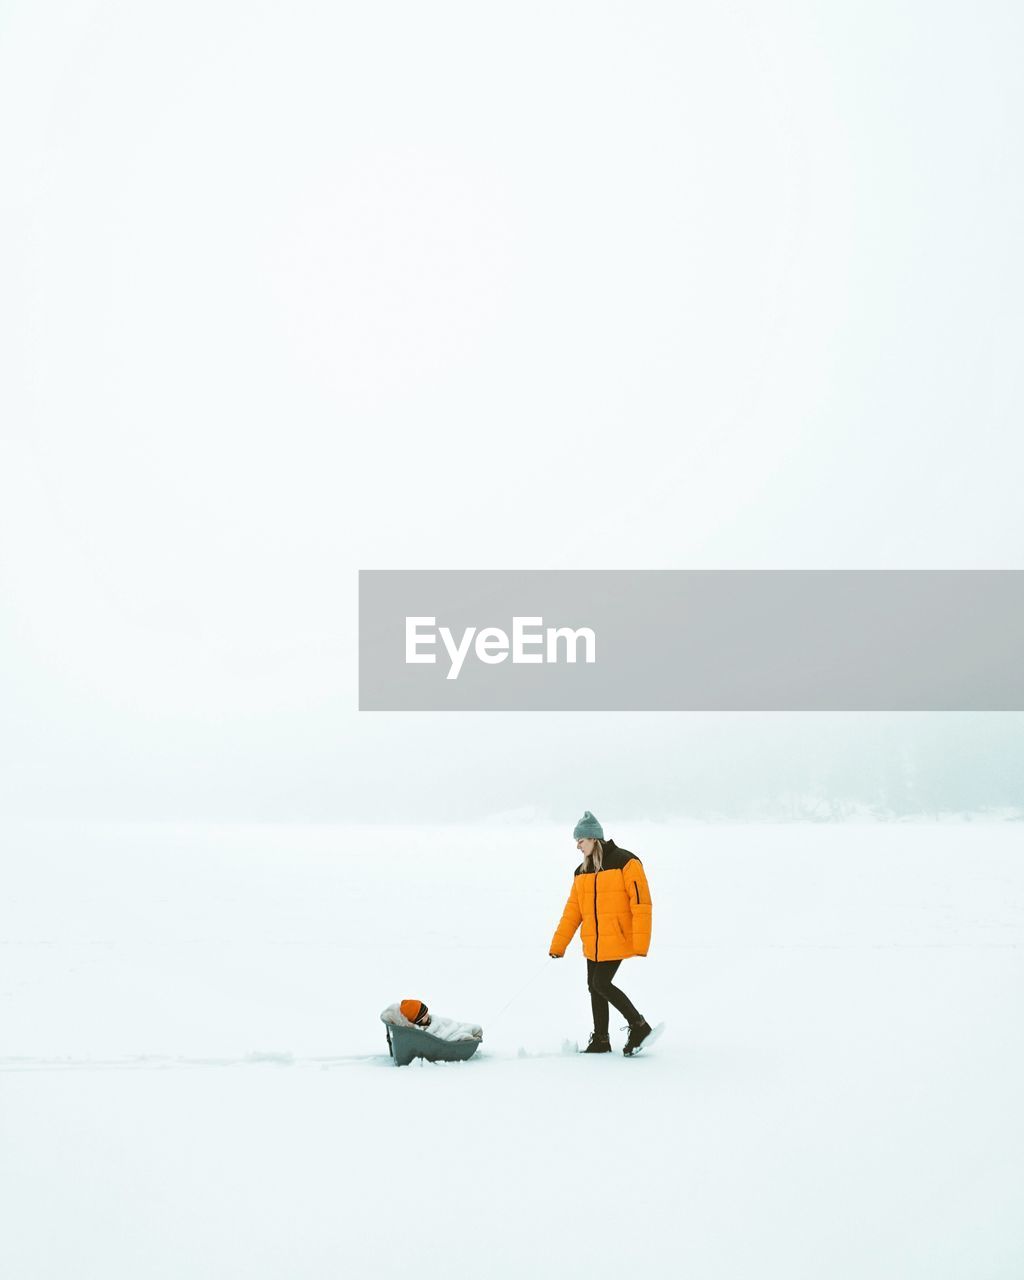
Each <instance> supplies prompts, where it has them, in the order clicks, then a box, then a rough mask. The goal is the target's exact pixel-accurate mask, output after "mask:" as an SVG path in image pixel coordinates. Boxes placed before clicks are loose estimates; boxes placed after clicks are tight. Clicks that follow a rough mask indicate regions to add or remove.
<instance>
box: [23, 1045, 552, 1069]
mask: <svg viewBox="0 0 1024 1280" xmlns="http://www.w3.org/2000/svg"><path fill="white" fill-rule="evenodd" d="M575 1053H576V1049H575V1046H573V1048H572V1049H571V1050H570V1049H567V1048H565V1047H563V1048H561V1049H551V1050H536V1051H535V1050H527V1049H520V1050H519V1051H518V1052H515V1053H513V1052H505V1053H486V1052H483V1053H480V1054H479V1055H476V1056H475V1057H474V1059H473V1063H474V1064H475V1066H474V1069H476V1067H478V1066H479V1065H480V1063H482V1062H488V1061H490V1062H519V1061H524V1060H525V1061H529V1060H532V1059H534V1058H562V1057H566V1056H575ZM359 1065H363V1066H375V1067H387V1068H389V1069H392V1068H393V1067H394V1063H393V1062H392V1060H391V1057H390V1056H389V1055H388V1054H386V1053H352V1054H336V1055H334V1056H332V1057H322V1058H303V1057H297V1056H296V1055H294V1054H291V1053H247V1054H244V1055H242V1056H241V1057H212V1056H211V1057H186V1056H178V1055H173V1054H157V1053H141V1054H130V1055H125V1056H123V1057H109V1058H74V1057H5V1058H3V1057H0V1072H3V1071H10V1072H14V1071H174V1070H181V1069H195V1068H207V1069H210V1068H214V1069H216V1068H225V1067H299V1068H304V1069H306V1070H310V1069H318V1070H320V1071H332V1070H334V1069H336V1068H338V1067H354V1066H359ZM410 1065H413V1066H414V1065H420V1066H422V1065H423V1063H422V1062H420V1063H412V1064H410ZM427 1065H428V1066H432V1067H436V1066H441V1067H452V1066H458V1067H462V1066H468V1065H471V1064H469V1063H447V1062H441V1063H428V1064H427Z"/></svg>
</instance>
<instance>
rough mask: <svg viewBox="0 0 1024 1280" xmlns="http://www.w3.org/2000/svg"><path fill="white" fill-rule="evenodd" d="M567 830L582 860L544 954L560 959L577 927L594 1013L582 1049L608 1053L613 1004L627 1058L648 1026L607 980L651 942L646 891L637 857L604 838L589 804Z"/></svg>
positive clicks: (608, 838)
mask: <svg viewBox="0 0 1024 1280" xmlns="http://www.w3.org/2000/svg"><path fill="white" fill-rule="evenodd" d="M572 834H573V839H574V840H575V841H576V848H577V849H579V850H580V852H581V853H582V854H583V861H582V862H581V863H580V865H579V866H578V867H577V868H576V871H575V873H574V875H573V882H572V888H571V889H570V890H569V897H568V900H567V901H566V904H565V910H564V911H563V912H562V918H561V920H560V921H559V922H558V928H557V929H556V930H555V934H554V937H553V938H552V939H551V946H550V947H549V949H548V954H549V955H550V956H551V957H552V959H555V960H559V959H561V957H562V956H564V955H565V949H566V947H568V945H569V943H570V942H571V941H572V939H573V935H574V934H575V933H576V930H577V929H580V940H581V941H582V943H583V954H584V955H585V956H586V957H587V988H588V990H589V991H590V1007H591V1010H592V1012H593V1015H594V1031H593V1034H592V1035H591V1037H590V1041H589V1043H588V1045H587V1047H586V1049H584V1051H583V1052H584V1053H611V1049H612V1046H611V1041H610V1040H609V1038H608V1006H609V1004H613V1005H614V1006H615V1008H616V1009H617V1010H618V1011H619V1013H621V1014H622V1016H623V1017H624V1018H625V1019H626V1021H627V1023H628V1024H629V1038H628V1039H627V1041H626V1047H625V1048H624V1049H623V1051H622V1052H623V1053H624V1054H625V1055H626V1057H627V1058H628V1057H630V1056H631V1055H632V1054H634V1053H635V1052H636V1051H637V1049H639V1048H640V1046H641V1044H643V1042H644V1041H645V1040H646V1039H647V1037H648V1036H649V1035H650V1034H651V1027H650V1024H649V1023H648V1021H647V1019H646V1018H645V1017H644V1016H643V1015H642V1014H640V1013H637V1011H636V1008H635V1007H634V1005H633V1004H632V1002H631V1001H630V999H629V997H628V996H627V995H626V993H625V992H624V991H620V990H619V988H618V987H616V986H613V985H612V978H614V977H615V972H616V970H617V969H618V967H619V965H620V964H621V963H622V962H623V960H625V959H627V958H628V957H630V956H645V955H646V954H647V951H648V948H649V947H650V945H651V891H650V889H649V888H648V886H647V876H646V875H645V874H644V869H643V866H642V864H641V862H640V859H639V858H638V857H637V856H636V854H634V853H630V851H629V850H628V849H621V848H619V846H618V845H617V844H616V843H615V841H614V840H612V839H611V838H610V837H607V838H606V837H605V834H604V830H603V828H602V826H601V824H600V823H599V822H598V820H597V819H596V818H595V817H594V815H593V814H592V813H591V812H590V810H589V809H587V810H586V811H585V813H584V814H583V817H582V818H580V820H579V822H577V823H576V827H575V829H574V830H573V833H572ZM581 926H582V928H581Z"/></svg>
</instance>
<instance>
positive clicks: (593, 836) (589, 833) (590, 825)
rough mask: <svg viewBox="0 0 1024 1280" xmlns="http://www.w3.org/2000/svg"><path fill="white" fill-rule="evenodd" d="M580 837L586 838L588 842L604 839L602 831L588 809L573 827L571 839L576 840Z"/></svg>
mask: <svg viewBox="0 0 1024 1280" xmlns="http://www.w3.org/2000/svg"><path fill="white" fill-rule="evenodd" d="M580 836H586V837H587V838H588V839H590V840H603V839H604V830H603V829H602V827H601V824H600V822H598V820H597V819H596V818H595V817H594V815H593V814H592V813H591V812H590V810H589V809H585V810H584V812H583V817H582V818H580V820H579V822H577V823H576V826H575V827H573V832H572V838H573V839H574V840H578V839H579V838H580Z"/></svg>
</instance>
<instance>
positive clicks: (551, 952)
mask: <svg viewBox="0 0 1024 1280" xmlns="http://www.w3.org/2000/svg"><path fill="white" fill-rule="evenodd" d="M561 958H562V957H561V956H559V955H556V954H555V953H554V952H553V951H549V952H548V959H549V960H561Z"/></svg>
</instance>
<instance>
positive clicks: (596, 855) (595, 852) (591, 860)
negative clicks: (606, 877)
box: [583, 837, 604, 871]
mask: <svg viewBox="0 0 1024 1280" xmlns="http://www.w3.org/2000/svg"><path fill="white" fill-rule="evenodd" d="M603 863H604V845H603V844H602V843H601V841H600V840H598V839H597V838H596V837H595V839H594V847H593V849H591V851H590V853H589V854H588V855H587V857H585V858H584V859H583V870H584V871H600V870H601V866H602V864H603Z"/></svg>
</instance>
